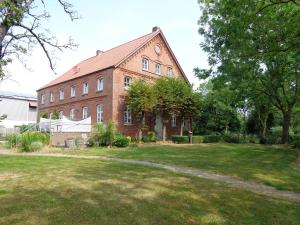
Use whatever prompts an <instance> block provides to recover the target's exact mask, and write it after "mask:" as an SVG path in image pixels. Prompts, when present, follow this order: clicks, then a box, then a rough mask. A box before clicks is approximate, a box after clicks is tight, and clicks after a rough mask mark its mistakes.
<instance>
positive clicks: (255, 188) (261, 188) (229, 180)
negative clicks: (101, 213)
mask: <svg viewBox="0 0 300 225" xmlns="http://www.w3.org/2000/svg"><path fill="white" fill-rule="evenodd" d="M0 154H2V155H12V156H28V157H30V156H44V157H45V156H47V157H64V158H76V159H96V160H105V161H115V162H121V163H129V164H139V165H143V166H147V167H154V168H160V169H166V170H169V171H173V172H176V173H182V174H188V175H193V176H197V177H200V178H205V179H209V180H214V181H221V182H224V183H226V184H228V185H230V186H233V187H237V188H240V189H244V190H247V191H251V192H255V193H258V194H263V195H267V196H270V197H275V198H282V199H286V200H291V201H296V202H300V193H296V192H291V191H281V190H277V189H275V188H273V187H270V186H267V185H263V184H259V183H255V182H249V181H242V180H239V179H236V178H233V177H230V176H224V175H220V174H215V173H208V172H205V171H202V170H199V169H193V168H189V167H182V166H176V165H166V164H160V163H152V162H148V161H141V160H130V159H120V158H110V157H103V156H83V155H66V154H51V153H50V154H45V153H14V152H9V151H5V150H4V151H3V150H1V151H0Z"/></svg>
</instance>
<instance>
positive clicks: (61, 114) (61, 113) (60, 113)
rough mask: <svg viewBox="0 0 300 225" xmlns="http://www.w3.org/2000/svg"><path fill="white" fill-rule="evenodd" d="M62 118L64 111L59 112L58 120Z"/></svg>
mask: <svg viewBox="0 0 300 225" xmlns="http://www.w3.org/2000/svg"><path fill="white" fill-rule="evenodd" d="M63 116H64V111H59V114H58V118H59V119H60V120H61V119H62V118H63Z"/></svg>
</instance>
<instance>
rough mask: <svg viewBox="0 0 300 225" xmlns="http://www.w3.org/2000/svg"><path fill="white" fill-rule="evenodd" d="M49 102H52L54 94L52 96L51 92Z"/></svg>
mask: <svg viewBox="0 0 300 225" xmlns="http://www.w3.org/2000/svg"><path fill="white" fill-rule="evenodd" d="M50 102H54V94H53V92H50Z"/></svg>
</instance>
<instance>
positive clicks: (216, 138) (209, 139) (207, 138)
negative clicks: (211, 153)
mask: <svg viewBox="0 0 300 225" xmlns="http://www.w3.org/2000/svg"><path fill="white" fill-rule="evenodd" d="M221 139H222V137H221V136H220V135H215V134H211V135H204V136H203V143H216V142H220V141H221Z"/></svg>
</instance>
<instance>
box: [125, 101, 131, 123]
mask: <svg viewBox="0 0 300 225" xmlns="http://www.w3.org/2000/svg"><path fill="white" fill-rule="evenodd" d="M131 123H132V116H131V109H130V108H129V106H125V109H124V124H125V125H131Z"/></svg>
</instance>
